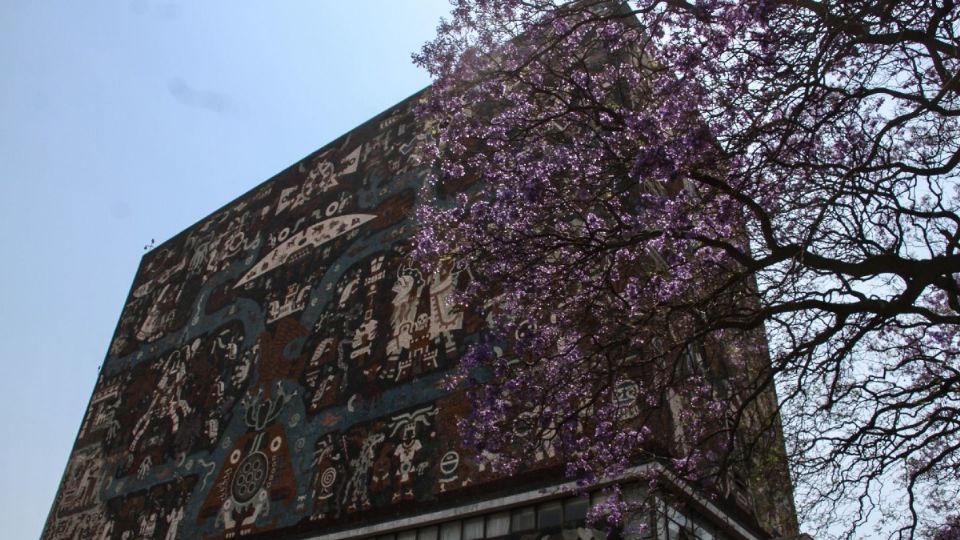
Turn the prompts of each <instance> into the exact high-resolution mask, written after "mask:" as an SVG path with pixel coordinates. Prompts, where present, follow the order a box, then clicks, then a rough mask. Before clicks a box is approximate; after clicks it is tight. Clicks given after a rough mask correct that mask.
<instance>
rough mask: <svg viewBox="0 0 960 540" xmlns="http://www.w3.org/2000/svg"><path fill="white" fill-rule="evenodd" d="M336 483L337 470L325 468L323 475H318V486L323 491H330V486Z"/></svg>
mask: <svg viewBox="0 0 960 540" xmlns="http://www.w3.org/2000/svg"><path fill="white" fill-rule="evenodd" d="M336 481H337V470H336V469H334V468H333V467H327V469H326V470H325V471H323V474H322V475H320V486H321V487H323V488H324V489H330V486H332V485H333V483H334V482H336Z"/></svg>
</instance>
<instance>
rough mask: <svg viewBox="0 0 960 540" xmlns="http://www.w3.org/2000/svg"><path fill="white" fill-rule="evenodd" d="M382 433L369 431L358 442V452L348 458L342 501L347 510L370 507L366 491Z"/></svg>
mask: <svg viewBox="0 0 960 540" xmlns="http://www.w3.org/2000/svg"><path fill="white" fill-rule="evenodd" d="M384 438H385V437H384V435H383V433H369V434H367V435H366V436H365V437H364V438H363V442H362V443H361V444H360V452H359V453H358V454H357V456H356V457H355V458H353V459H351V460H350V467H349V469H350V476H349V478H348V479H347V483H346V485H345V486H344V497H343V503H344V505H345V506H346V507H347V511H348V512H355V511H357V510H361V509H362V510H366V509H367V508H370V493H369V491H368V487H369V486H368V484H367V482H368V481H369V476H370V469H371V468H372V467H373V460H374V458H375V457H376V449H377V446H378V445H379V444H380V443H382V442H383V440H384Z"/></svg>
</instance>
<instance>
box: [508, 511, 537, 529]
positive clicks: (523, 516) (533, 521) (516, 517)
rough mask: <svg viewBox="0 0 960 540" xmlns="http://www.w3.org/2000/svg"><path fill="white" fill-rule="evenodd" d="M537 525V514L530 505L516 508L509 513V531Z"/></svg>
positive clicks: (531, 527)
mask: <svg viewBox="0 0 960 540" xmlns="http://www.w3.org/2000/svg"><path fill="white" fill-rule="evenodd" d="M536 526H537V514H536V512H534V510H533V507H532V506H527V507H525V508H517V509H516V510H514V511H513V513H512V514H511V515H510V532H518V531H529V530H530V529H533V528H534V527H536Z"/></svg>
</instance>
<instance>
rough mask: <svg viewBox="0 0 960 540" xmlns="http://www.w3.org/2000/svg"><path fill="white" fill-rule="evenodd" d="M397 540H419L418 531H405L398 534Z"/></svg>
mask: <svg viewBox="0 0 960 540" xmlns="http://www.w3.org/2000/svg"><path fill="white" fill-rule="evenodd" d="M397 540H417V531H416V530H413V531H403V532H401V533H397Z"/></svg>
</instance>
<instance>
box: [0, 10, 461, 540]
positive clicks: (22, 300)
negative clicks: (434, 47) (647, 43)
mask: <svg viewBox="0 0 960 540" xmlns="http://www.w3.org/2000/svg"><path fill="white" fill-rule="evenodd" d="M447 10H448V6H447V3H446V1H445V0H392V1H388V0H312V1H308V0H305V1H298V2H294V1H281V0H274V1H270V2H264V1H253V0H250V1H240V0H232V1H226V0H223V1H202V2H201V1H197V2H173V1H153V0H114V1H107V0H82V1H76V0H60V1H52V0H49V1H48V0H6V1H4V2H2V3H0V73H2V75H0V257H2V260H3V262H4V264H3V265H2V266H0V370H2V372H0V418H2V420H0V429H2V431H3V433H4V435H5V444H3V445H2V447H0V448H2V449H0V478H2V479H3V487H0V537H2V538H5V539H6V538H37V537H38V536H39V534H40V530H41V528H42V526H43V522H44V520H45V519H46V515H47V512H48V511H49V509H50V505H51V503H52V501H53V497H54V494H55V491H56V488H57V484H58V482H59V480H60V476H61V474H62V473H63V469H64V466H65V464H66V461H67V456H68V454H69V452H70V448H71V446H72V445H73V439H74V437H75V436H76V433H77V430H78V428H79V426H80V421H81V418H82V415H83V411H84V409H85V407H86V404H87V401H88V400H89V398H90V393H91V392H92V390H93V385H94V383H95V382H96V377H97V368H98V366H99V365H100V363H101V362H102V360H103V358H104V355H105V353H106V351H107V346H108V344H109V342H110V338H111V336H112V334H113V329H114V326H115V325H116V323H117V320H118V318H119V316H120V310H121V308H122V307H123V302H124V300H125V298H126V295H127V292H128V288H129V286H130V283H131V281H132V280H133V276H134V272H135V271H136V267H137V264H138V263H139V260H140V257H141V256H142V255H143V253H144V245H146V244H148V243H149V242H150V240H151V239H156V241H157V242H158V243H159V242H162V241H163V240H166V239H167V238H169V237H170V236H172V235H174V234H176V233H177V232H179V231H181V230H182V229H184V228H186V227H188V226H190V225H191V224H193V223H194V222H196V221H198V220H200V219H201V218H203V217H204V216H206V215H207V214H209V213H210V212H212V211H214V210H216V209H217V208H219V207H220V206H222V205H223V204H225V203H227V202H229V201H230V200H232V199H233V198H234V197H236V196H238V195H240V194H242V193H243V192H245V191H246V190H247V189H249V188H251V187H253V186H254V185H256V184H259V183H260V182H262V181H263V180H265V179H267V178H269V177H270V176H272V175H274V174H276V173H278V172H280V171H281V170H282V169H284V168H286V167H287V166H289V165H290V164H292V163H294V162H295V161H297V160H298V159H300V158H301V157H303V156H304V155H306V154H308V153H309V152H311V151H312V150H315V149H317V148H319V147H320V146H322V145H323V144H325V143H327V142H329V141H330V140H332V139H333V138H335V137H336V136H338V135H340V134H341V133H343V132H345V131H347V130H349V129H350V128H352V127H354V126H356V125H358V124H360V123H361V122H363V121H364V120H366V119H367V118H369V117H371V116H373V115H375V114H376V113H378V112H380V111H381V110H383V109H385V108H387V107H389V106H390V105H392V104H394V103H396V102H398V101H400V100H402V99H403V98H405V97H407V96H408V95H410V94H412V93H413V92H415V91H417V90H419V89H420V88H422V87H423V86H425V85H427V84H428V83H429V81H428V79H427V76H426V74H425V73H424V72H422V71H420V70H418V69H417V68H415V67H414V66H413V65H412V64H411V61H410V54H411V53H412V52H413V51H415V50H416V49H418V48H419V46H420V45H421V44H422V43H423V42H424V41H425V40H427V39H428V38H429V37H430V36H431V35H432V34H433V30H434V28H435V26H436V23H437V22H438V21H439V18H440V17H441V16H442V15H443V14H445V13H446V12H447Z"/></svg>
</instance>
